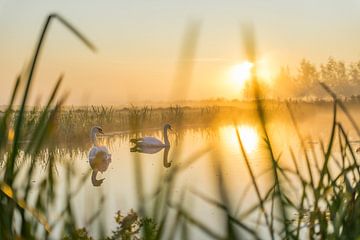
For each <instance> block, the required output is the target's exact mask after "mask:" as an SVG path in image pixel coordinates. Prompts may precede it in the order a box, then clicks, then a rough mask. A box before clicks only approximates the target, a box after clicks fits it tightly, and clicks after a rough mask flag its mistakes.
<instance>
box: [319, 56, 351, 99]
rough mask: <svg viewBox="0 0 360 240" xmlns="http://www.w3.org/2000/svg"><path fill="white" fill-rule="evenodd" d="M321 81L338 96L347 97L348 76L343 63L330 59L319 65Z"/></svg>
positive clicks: (348, 87)
mask: <svg viewBox="0 0 360 240" xmlns="http://www.w3.org/2000/svg"><path fill="white" fill-rule="evenodd" d="M320 73H321V80H322V81H323V82H325V83H326V84H327V85H328V86H330V87H331V88H332V89H333V90H334V91H335V92H336V93H337V94H339V95H343V96H346V95H349V94H348V91H349V89H350V85H349V76H348V74H347V69H346V66H345V63H344V62H342V61H336V60H335V59H334V58H332V57H330V58H329V60H328V62H327V63H326V64H324V65H323V64H321V65H320Z"/></svg>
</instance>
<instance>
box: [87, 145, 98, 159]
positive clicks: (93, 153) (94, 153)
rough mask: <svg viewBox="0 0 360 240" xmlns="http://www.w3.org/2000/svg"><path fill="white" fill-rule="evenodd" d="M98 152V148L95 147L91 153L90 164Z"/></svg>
mask: <svg viewBox="0 0 360 240" xmlns="http://www.w3.org/2000/svg"><path fill="white" fill-rule="evenodd" d="M97 152H98V147H97V146H93V147H92V148H91V149H90V151H89V156H88V158H89V162H91V161H92V160H94V158H95V157H96V154H97Z"/></svg>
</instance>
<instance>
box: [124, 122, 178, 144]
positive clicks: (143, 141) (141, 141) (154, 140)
mask: <svg viewBox="0 0 360 240" xmlns="http://www.w3.org/2000/svg"><path fill="white" fill-rule="evenodd" d="M168 129H170V130H172V129H171V125H170V124H168V123H167V124H165V125H164V142H162V141H160V140H159V139H157V138H155V137H143V138H134V139H130V142H131V143H134V144H135V145H136V146H139V147H154V148H158V147H161V148H162V147H170V142H169V139H168V134H167V131H168Z"/></svg>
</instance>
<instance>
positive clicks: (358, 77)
mask: <svg viewBox="0 0 360 240" xmlns="http://www.w3.org/2000/svg"><path fill="white" fill-rule="evenodd" d="M348 74H349V84H350V85H351V86H352V89H351V90H352V91H351V95H360V61H358V62H355V63H351V64H350V66H349V70H348Z"/></svg>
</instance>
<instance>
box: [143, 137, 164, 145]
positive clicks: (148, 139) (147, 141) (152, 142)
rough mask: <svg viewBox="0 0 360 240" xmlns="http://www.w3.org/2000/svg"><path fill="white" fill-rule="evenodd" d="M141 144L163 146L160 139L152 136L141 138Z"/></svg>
mask: <svg viewBox="0 0 360 240" xmlns="http://www.w3.org/2000/svg"><path fill="white" fill-rule="evenodd" d="M141 145H142V146H154V147H158V146H163V145H164V144H163V142H162V141H160V140H159V139H157V138H154V137H144V138H143V140H142V141H141Z"/></svg>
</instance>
